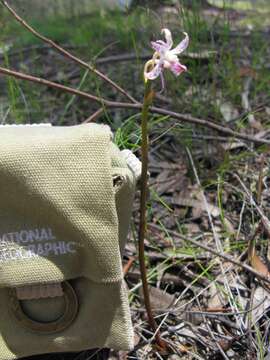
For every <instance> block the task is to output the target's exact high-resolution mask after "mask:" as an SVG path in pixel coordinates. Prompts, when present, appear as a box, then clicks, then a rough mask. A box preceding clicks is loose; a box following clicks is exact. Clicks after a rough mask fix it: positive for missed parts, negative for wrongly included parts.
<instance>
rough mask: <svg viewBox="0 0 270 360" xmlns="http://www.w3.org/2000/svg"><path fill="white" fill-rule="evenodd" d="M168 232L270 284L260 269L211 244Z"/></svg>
mask: <svg viewBox="0 0 270 360" xmlns="http://www.w3.org/2000/svg"><path fill="white" fill-rule="evenodd" d="M151 227H152V228H155V229H158V230H160V231H162V230H163V229H162V227H160V226H158V225H155V224H151ZM166 231H167V232H168V234H171V235H173V236H175V237H176V238H179V239H182V240H184V241H189V242H190V243H191V244H193V245H194V246H197V247H199V248H201V249H204V250H205V251H208V252H210V253H211V254H214V255H216V256H218V257H220V258H222V259H224V260H226V261H228V262H230V263H232V264H234V265H236V266H239V267H241V268H242V269H244V270H246V271H247V272H250V273H251V274H253V275H255V276H256V277H257V278H259V279H261V280H263V281H265V282H266V283H268V284H270V279H269V278H268V277H266V276H264V275H262V274H260V273H259V272H258V271H256V270H254V269H253V268H252V267H250V266H248V265H246V264H243V263H241V262H240V261H237V260H235V259H233V258H232V257H230V256H228V255H226V254H221V253H220V252H218V251H216V250H214V249H213V248H210V247H209V246H207V245H204V244H203V243H202V242H199V241H196V240H194V239H191V238H189V237H186V236H183V235H181V234H179V233H177V232H176V231H173V230H169V229H167V230H166Z"/></svg>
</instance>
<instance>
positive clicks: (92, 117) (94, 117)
mask: <svg viewBox="0 0 270 360" xmlns="http://www.w3.org/2000/svg"><path fill="white" fill-rule="evenodd" d="M103 112H104V108H100V109H98V110H97V111H95V112H94V113H93V114H92V115H90V116H89V117H88V118H87V119H86V120H84V121H83V124H87V123H90V122H94V121H96V120H97V119H98V118H99V117H100V116H101V115H102V114H103Z"/></svg>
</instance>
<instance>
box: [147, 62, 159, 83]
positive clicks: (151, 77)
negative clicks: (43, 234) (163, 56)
mask: <svg viewBox="0 0 270 360" xmlns="http://www.w3.org/2000/svg"><path fill="white" fill-rule="evenodd" d="M161 72H162V64H161V63H160V62H159V63H158V64H157V65H155V67H154V68H153V70H151V71H149V72H147V71H145V72H144V78H145V79H149V80H154V79H156V78H157V77H159V75H160V74H161Z"/></svg>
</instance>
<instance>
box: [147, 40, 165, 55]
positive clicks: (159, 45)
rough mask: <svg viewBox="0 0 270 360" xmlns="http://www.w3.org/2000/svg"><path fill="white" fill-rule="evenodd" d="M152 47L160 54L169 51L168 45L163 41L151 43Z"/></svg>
mask: <svg viewBox="0 0 270 360" xmlns="http://www.w3.org/2000/svg"><path fill="white" fill-rule="evenodd" d="M151 46H152V48H153V49H154V50H155V51H157V52H158V53H159V54H163V53H164V52H165V51H166V50H167V49H168V47H167V44H166V43H165V42H164V41H162V40H158V41H151Z"/></svg>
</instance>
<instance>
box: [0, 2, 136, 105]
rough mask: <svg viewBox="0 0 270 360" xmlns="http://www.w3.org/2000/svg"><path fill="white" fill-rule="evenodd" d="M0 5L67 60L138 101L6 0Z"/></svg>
mask: <svg viewBox="0 0 270 360" xmlns="http://www.w3.org/2000/svg"><path fill="white" fill-rule="evenodd" d="M1 3H2V5H3V6H4V7H5V8H6V9H7V10H8V11H9V12H10V13H11V15H12V16H13V17H14V18H15V19H16V20H17V21H18V22H19V23H20V24H21V25H22V26H23V27H25V28H26V29H27V30H28V31H29V32H31V33H32V34H33V35H34V36H36V37H37V38H38V39H40V40H41V41H43V42H44V43H47V44H49V45H50V46H51V47H52V48H54V49H55V50H57V51H58V52H59V53H60V54H61V55H63V56H64V57H66V58H67V59H69V60H72V61H74V62H75V63H77V64H78V65H80V66H81V67H84V68H86V69H88V70H90V71H92V72H93V73H94V74H96V75H97V76H99V77H100V78H101V79H103V80H104V81H105V82H107V83H108V84H110V85H111V86H112V87H113V88H115V89H116V90H117V91H119V92H120V93H121V94H123V95H125V97H126V98H127V99H129V100H130V101H131V102H132V103H135V104H136V103H138V101H137V100H135V99H134V98H133V97H132V96H131V95H129V94H128V93H127V92H126V90H124V89H123V88H121V87H120V86H119V85H117V84H116V83H115V82H114V81H113V80H111V79H110V78H108V77H107V76H106V75H105V74H103V73H102V72H100V71H99V70H97V69H95V67H94V66H92V65H90V64H88V63H87V62H85V61H83V60H81V59H79V58H78V57H76V56H75V55H73V54H71V53H70V52H69V51H67V50H65V49H64V48H62V47H61V46H60V45H58V44H56V43H55V42H54V41H52V40H51V39H49V38H47V37H45V36H43V35H41V34H40V33H39V32H38V31H37V30H35V29H34V28H33V27H32V26H30V25H29V24H28V23H27V22H26V21H25V20H24V19H22V18H21V17H20V16H19V15H18V14H17V12H16V11H15V10H14V9H13V8H12V7H11V6H10V5H9V4H8V2H7V1H5V0H1Z"/></svg>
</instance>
